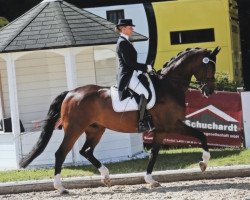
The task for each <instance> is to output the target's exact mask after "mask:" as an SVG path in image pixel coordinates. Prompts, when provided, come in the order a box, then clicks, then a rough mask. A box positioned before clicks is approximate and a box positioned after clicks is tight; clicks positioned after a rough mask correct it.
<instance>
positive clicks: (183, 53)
mask: <svg viewBox="0 0 250 200" xmlns="http://www.w3.org/2000/svg"><path fill="white" fill-rule="evenodd" d="M200 49H202V48H199V47H196V48H187V49H186V50H184V51H181V52H179V53H178V54H177V55H176V56H175V57H172V58H171V59H170V61H168V62H166V63H165V64H164V65H163V68H162V69H160V70H158V71H157V74H161V75H164V74H165V73H167V71H168V69H170V68H171V67H172V66H174V63H176V62H177V61H179V60H181V59H183V58H184V57H185V56H186V55H189V54H190V53H192V52H193V51H196V50H200ZM163 70H164V74H162V73H161V72H162V71H163Z"/></svg>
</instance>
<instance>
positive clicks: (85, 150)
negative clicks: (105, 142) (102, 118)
mask: <svg viewBox="0 0 250 200" xmlns="http://www.w3.org/2000/svg"><path fill="white" fill-rule="evenodd" d="M104 131H105V128H104V127H103V126H100V125H98V124H92V125H90V126H89V127H88V128H87V129H86V130H85V133H86V141H85V143H84V145H83V147H82V149H81V150H80V154H81V155H82V156H84V157H85V158H86V159H87V160H88V161H89V162H91V163H92V164H93V165H94V166H95V167H96V168H97V169H98V170H99V172H100V173H101V176H102V182H103V183H104V184H105V185H107V186H109V187H110V186H111V181H110V178H109V170H108V168H106V167H105V166H104V165H103V164H101V162H100V161H99V160H97V159H96V158H95V156H94V155H93V153H94V149H95V147H96V145H97V144H98V143H99V141H100V139H101V137H102V135H103V133H104Z"/></svg>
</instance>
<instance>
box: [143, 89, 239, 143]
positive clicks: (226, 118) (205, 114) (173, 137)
mask: <svg viewBox="0 0 250 200" xmlns="http://www.w3.org/2000/svg"><path fill="white" fill-rule="evenodd" d="M186 106H187V107H186V118H185V120H184V123H186V124H187V125H188V126H191V127H193V128H196V129H198V130H200V131H202V132H204V134H205V135H206V136H207V141H208V145H209V146H213V147H241V146H243V141H244V140H243V120H242V106H241V97H240V94H239V93H237V92H219V91H217V92H215V93H214V94H213V95H211V96H209V97H208V98H206V97H204V96H202V94H201V93H200V92H199V91H196V90H189V91H188V92H187V95H186ZM144 142H145V143H151V142H152V135H151V134H148V133H145V134H144ZM163 144H165V145H173V146H199V145H200V143H199V141H198V140H197V139H195V138H193V137H188V136H182V135H178V134H177V133H170V134H168V135H166V138H165V139H164V140H163Z"/></svg>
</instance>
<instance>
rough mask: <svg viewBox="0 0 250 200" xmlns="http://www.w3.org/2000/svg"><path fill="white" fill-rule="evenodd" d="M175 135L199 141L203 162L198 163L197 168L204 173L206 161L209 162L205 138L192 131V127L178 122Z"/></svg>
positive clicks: (197, 131) (198, 132)
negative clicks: (186, 136) (190, 137)
mask: <svg viewBox="0 0 250 200" xmlns="http://www.w3.org/2000/svg"><path fill="white" fill-rule="evenodd" d="M177 133H179V134H181V135H188V136H192V137H194V138H197V139H198V140H200V142H201V146H202V148H203V150H204V151H203V154H202V159H203V160H202V161H200V162H199V166H200V168H201V171H202V172H204V171H205V170H206V168H207V165H208V161H209V159H210V157H211V156H210V153H209V149H208V145H207V138H206V136H205V135H204V133H203V132H201V131H199V130H198V129H194V128H192V127H189V126H187V125H186V124H184V123H183V122H180V123H179V124H178V130H177Z"/></svg>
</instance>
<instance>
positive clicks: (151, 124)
mask: <svg viewBox="0 0 250 200" xmlns="http://www.w3.org/2000/svg"><path fill="white" fill-rule="evenodd" d="M144 121H145V122H146V123H147V125H148V129H149V130H148V131H149V132H152V131H154V130H155V126H154V124H153V121H152V117H151V115H147V116H146V117H145V118H144Z"/></svg>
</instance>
